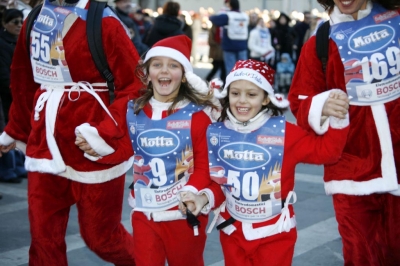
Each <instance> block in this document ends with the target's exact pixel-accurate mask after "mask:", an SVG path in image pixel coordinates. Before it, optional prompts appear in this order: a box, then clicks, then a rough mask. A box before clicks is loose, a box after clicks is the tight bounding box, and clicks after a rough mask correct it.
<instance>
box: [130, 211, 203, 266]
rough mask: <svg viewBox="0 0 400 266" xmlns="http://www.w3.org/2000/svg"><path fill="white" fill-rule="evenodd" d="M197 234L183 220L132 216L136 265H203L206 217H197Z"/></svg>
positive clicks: (140, 215)
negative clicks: (160, 219)
mask: <svg viewBox="0 0 400 266" xmlns="http://www.w3.org/2000/svg"><path fill="white" fill-rule="evenodd" d="M198 219H199V221H200V225H199V235H198V236H194V234H193V228H192V226H190V225H189V224H188V223H187V221H186V220H176V221H170V222H154V221H152V220H151V221H149V220H148V219H147V217H146V216H145V215H144V214H143V213H141V212H134V213H133V215H132V226H133V228H134V233H133V235H134V251H135V258H136V265H137V266H164V265H165V261H166V260H168V265H170V266H182V265H191V266H203V265H204V260H203V251H204V248H205V244H206V237H207V236H206V226H207V221H208V216H204V215H200V216H199V217H198Z"/></svg>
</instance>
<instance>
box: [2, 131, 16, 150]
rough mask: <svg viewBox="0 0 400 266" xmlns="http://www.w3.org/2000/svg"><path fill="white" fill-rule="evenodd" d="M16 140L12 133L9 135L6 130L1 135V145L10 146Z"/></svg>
mask: <svg viewBox="0 0 400 266" xmlns="http://www.w3.org/2000/svg"><path fill="white" fill-rule="evenodd" d="M14 141H15V139H13V138H12V137H10V135H8V134H7V133H6V132H5V131H4V132H3V133H1V135H0V145H4V146H8V145H10V144H12V143H13V142H14Z"/></svg>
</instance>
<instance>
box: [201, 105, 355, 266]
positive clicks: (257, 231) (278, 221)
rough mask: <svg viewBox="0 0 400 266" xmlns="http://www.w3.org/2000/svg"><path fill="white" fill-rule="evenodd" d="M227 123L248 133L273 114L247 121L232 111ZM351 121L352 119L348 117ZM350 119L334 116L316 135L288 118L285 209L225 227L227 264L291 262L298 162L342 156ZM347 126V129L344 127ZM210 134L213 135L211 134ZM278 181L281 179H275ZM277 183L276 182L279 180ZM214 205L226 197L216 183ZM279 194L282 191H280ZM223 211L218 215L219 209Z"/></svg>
mask: <svg viewBox="0 0 400 266" xmlns="http://www.w3.org/2000/svg"><path fill="white" fill-rule="evenodd" d="M228 116H229V120H226V121H225V122H224V123H225V126H226V127H227V128H229V129H232V130H235V131H237V132H240V133H248V132H251V131H254V130H257V129H258V128H260V127H261V126H263V125H264V124H265V123H266V122H267V121H268V119H269V118H270V116H269V115H268V114H266V113H264V114H262V115H261V116H259V118H258V119H256V120H254V121H252V122H251V123H248V124H247V125H243V124H240V123H237V120H236V119H235V117H234V116H233V115H231V114H230V113H228ZM347 121H348V119H347ZM346 123H348V122H346V121H342V122H337V121H336V122H334V121H333V120H331V125H330V128H329V130H328V131H327V132H326V134H325V135H323V136H314V135H310V134H309V133H307V132H306V131H305V130H303V129H301V128H300V127H298V126H296V125H293V124H291V123H288V122H286V129H285V137H284V152H283V154H284V156H283V161H282V168H281V178H280V182H281V198H282V199H285V201H284V203H283V206H282V210H281V213H280V214H278V215H275V216H273V217H271V218H270V219H268V220H267V221H264V222H258V223H249V222H241V221H239V220H235V221H234V222H233V223H232V224H230V225H228V226H226V227H224V228H222V229H221V232H220V240H221V245H222V250H223V252H224V259H225V264H226V265H238V266H239V265H262V264H264V263H265V261H268V262H269V264H270V265H291V264H292V258H293V253H294V246H295V242H296V238H297V230H296V220H295V214H294V211H293V206H292V204H293V203H295V202H296V194H295V193H294V184H295V182H294V181H295V178H294V177H295V168H296V165H297V164H298V163H310V164H332V163H334V162H336V161H337V160H338V159H339V158H340V154H341V152H342V150H343V147H344V143H345V140H346V136H347V132H348V127H346ZM343 127H345V128H344V129H341V128H343ZM207 137H208V138H209V136H207ZM275 181H278V180H275ZM275 185H276V184H275ZM200 193H205V194H206V195H207V196H208V198H209V205H210V206H219V205H220V204H221V202H223V201H224V200H225V196H224V195H223V193H222V191H221V189H220V188H219V187H216V186H213V187H212V188H210V189H204V190H202V191H200ZM278 196H279V195H278ZM219 211H221V212H220V213H219V215H218V212H219ZM216 214H217V217H216V218H218V219H217V220H216V223H217V224H221V223H222V222H224V221H226V220H228V219H230V218H231V215H230V214H229V212H228V211H227V210H225V204H222V206H221V207H220V209H218V210H217V212H216Z"/></svg>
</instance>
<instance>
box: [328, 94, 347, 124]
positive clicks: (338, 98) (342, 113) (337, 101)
mask: <svg viewBox="0 0 400 266" xmlns="http://www.w3.org/2000/svg"><path fill="white" fill-rule="evenodd" d="M349 104H350V100H349V98H348V96H347V94H346V93H344V92H343V91H340V90H335V91H332V92H331V93H330V94H329V98H328V99H327V100H326V101H325V104H324V106H323V107H322V116H333V117H336V118H339V119H344V118H345V117H346V114H347V113H348V110H349Z"/></svg>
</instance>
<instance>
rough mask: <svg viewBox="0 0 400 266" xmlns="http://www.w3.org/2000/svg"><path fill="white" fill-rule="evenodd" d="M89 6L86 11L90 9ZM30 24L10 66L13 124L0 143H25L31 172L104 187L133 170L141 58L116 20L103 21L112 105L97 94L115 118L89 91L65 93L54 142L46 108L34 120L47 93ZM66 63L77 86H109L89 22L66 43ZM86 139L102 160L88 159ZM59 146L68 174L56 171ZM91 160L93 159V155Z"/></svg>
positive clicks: (75, 26)
mask: <svg viewBox="0 0 400 266" xmlns="http://www.w3.org/2000/svg"><path fill="white" fill-rule="evenodd" d="M87 7H88V5H87V6H86V8H87ZM25 30H26V28H25V25H24V26H23V28H22V31H21V36H20V38H19V40H18V43H17V46H16V49H15V54H14V58H13V63H12V67H11V90H12V96H13V103H12V105H11V109H10V121H9V123H8V125H7V127H6V128H5V133H6V134H3V135H2V136H1V138H0V143H1V144H3V145H5V144H9V143H11V142H12V141H13V140H17V145H18V144H22V145H20V147H22V148H24V147H23V146H24V145H25V144H26V159H27V161H26V167H27V170H28V171H40V172H45V173H52V174H58V175H61V176H64V177H66V178H69V179H72V180H76V181H79V182H84V183H101V182H105V181H108V180H110V179H113V178H115V177H118V176H120V175H122V174H124V173H125V172H126V171H127V170H128V169H129V167H130V166H131V165H132V161H133V159H132V158H133V157H132V156H133V152H132V149H131V148H130V147H129V136H128V134H127V132H128V131H127V128H126V121H125V112H126V103H127V102H128V101H129V100H130V99H133V98H136V97H137V96H138V91H139V89H140V87H141V86H142V85H141V82H140V80H139V79H138V78H136V76H135V74H134V73H135V67H136V65H137V62H138V60H139V56H138V54H137V52H136V49H135V47H134V46H133V44H132V42H131V40H130V39H129V37H128V36H127V33H126V31H125V29H124V28H123V26H122V25H121V22H120V21H119V20H117V19H116V18H114V17H105V18H103V20H102V40H103V47H104V51H105V54H106V59H107V62H108V64H109V67H110V69H111V72H112V73H113V75H114V77H115V101H114V102H113V103H112V104H111V105H110V104H109V102H110V99H109V93H108V91H102V92H97V94H98V96H99V97H100V98H101V100H102V101H103V102H104V103H105V105H106V106H108V110H109V111H110V113H111V115H112V117H113V118H114V119H115V121H113V120H112V119H111V118H110V116H109V115H108V114H107V113H106V112H105V110H104V109H103V108H102V107H101V105H100V104H99V101H98V100H96V99H95V98H94V97H93V96H92V95H90V94H89V93H87V92H85V91H81V92H80V93H79V94H78V92H72V93H69V92H64V94H63V95H62V98H61V101H60V103H59V105H58V108H57V110H55V112H56V120H55V122H54V134H53V135H54V139H55V143H50V144H49V142H48V141H47V137H46V127H47V125H46V123H45V122H46V115H45V113H46V108H47V106H48V105H49V101H50V100H48V101H47V102H46V103H45V106H44V108H43V110H42V111H40V113H39V114H40V118H39V119H38V120H37V121H36V120H35V119H34V107H35V105H36V103H37V101H38V99H39V97H40V96H41V95H42V94H43V93H44V92H45V91H44V90H41V87H40V84H37V83H35V81H34V79H33V74H32V71H33V70H32V67H31V62H30V56H29V55H28V53H27V49H26V40H25V38H24V36H25ZM63 44H64V50H65V59H66V61H67V62H68V66H69V70H70V73H71V77H72V79H73V81H74V82H79V81H84V82H88V83H91V84H93V83H104V82H105V81H104V80H103V78H102V77H101V75H100V73H99V71H98V70H97V68H96V66H95V64H94V62H93V60H92V55H91V53H90V51H89V46H88V42H87V37H86V21H85V20H82V19H80V18H78V19H77V20H76V21H75V22H74V23H73V24H72V26H71V28H70V29H69V31H68V33H67V34H66V36H65V37H64V39H63ZM77 127H81V129H80V130H78V131H79V132H80V133H82V134H83V135H84V137H85V138H86V140H87V141H88V142H89V144H90V145H91V146H92V147H93V149H94V150H96V151H97V152H98V153H99V154H100V155H102V156H103V157H101V158H100V159H98V158H97V159H96V158H91V159H88V158H86V157H84V153H83V152H82V151H81V150H80V149H79V148H78V147H77V146H76V145H75V144H74V142H75V138H76V135H75V131H76V130H77ZM54 145H55V146H57V147H58V149H59V151H60V154H61V158H62V160H63V161H64V163H65V166H66V167H65V170H64V171H62V172H60V171H59V170H54V167H53V166H54V163H57V162H54V161H55V160H53V159H54V158H53V157H54V156H53V155H52V154H51V153H50V150H49V146H54ZM89 157H90V156H89Z"/></svg>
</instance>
